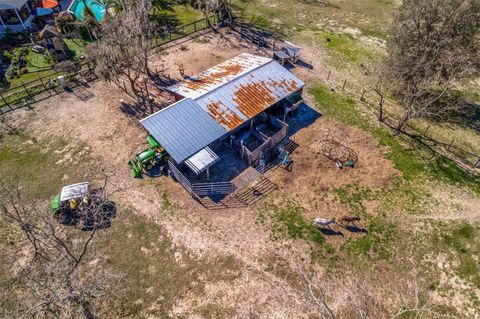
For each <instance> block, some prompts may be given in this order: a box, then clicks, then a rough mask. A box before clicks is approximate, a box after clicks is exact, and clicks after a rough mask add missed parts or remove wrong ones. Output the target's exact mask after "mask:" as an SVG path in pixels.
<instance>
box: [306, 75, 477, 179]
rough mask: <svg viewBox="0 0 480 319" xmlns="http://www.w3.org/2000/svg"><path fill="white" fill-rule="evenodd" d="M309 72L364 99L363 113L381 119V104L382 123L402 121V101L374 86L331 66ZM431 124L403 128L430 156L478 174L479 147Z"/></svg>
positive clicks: (349, 94)
mask: <svg viewBox="0 0 480 319" xmlns="http://www.w3.org/2000/svg"><path fill="white" fill-rule="evenodd" d="M309 72H312V73H313V74H314V75H315V77H316V78H318V79H319V80H321V81H323V82H324V83H326V84H328V85H329V86H330V87H331V88H333V89H334V90H336V91H339V92H342V93H343V94H344V95H346V96H348V97H350V98H353V99H356V100H358V101H360V102H361V103H358V104H357V105H359V106H360V107H361V108H362V111H363V112H366V113H369V114H370V115H371V117H377V118H379V114H380V105H381V107H382V111H381V112H382V122H381V123H382V124H383V125H385V126H388V128H390V129H391V128H393V126H394V125H395V124H396V123H397V122H398V121H399V111H400V109H399V106H398V103H396V102H395V101H392V100H390V99H388V98H386V97H385V96H381V95H380V94H379V93H377V91H376V90H375V89H374V88H373V85H372V86H371V87H362V86H359V85H357V84H356V83H354V82H353V81H349V79H348V78H346V77H344V76H343V75H340V74H338V73H336V72H335V71H333V70H331V69H329V68H315V69H313V68H312V67H311V66H310V67H309ZM430 127H431V125H427V126H426V127H422V126H420V125H415V124H412V123H407V124H405V125H404V127H403V128H402V131H403V132H404V133H406V134H408V135H409V136H411V137H414V138H416V139H417V140H418V141H419V142H420V143H421V145H423V146H425V147H427V148H428V149H430V151H431V153H432V156H431V157H429V158H430V159H435V156H434V155H441V156H445V157H447V158H449V159H451V160H453V161H455V162H456V163H457V164H458V165H459V166H460V167H461V168H462V169H464V170H465V171H467V172H468V173H471V174H474V175H477V174H478V171H477V169H478V168H479V167H478V163H479V160H480V154H478V153H477V152H476V150H475V149H472V148H467V147H465V145H463V144H462V140H461V139H460V138H458V139H456V138H455V136H452V137H451V138H450V139H445V138H442V137H441V136H438V135H435V134H433V132H432V131H433V130H430Z"/></svg>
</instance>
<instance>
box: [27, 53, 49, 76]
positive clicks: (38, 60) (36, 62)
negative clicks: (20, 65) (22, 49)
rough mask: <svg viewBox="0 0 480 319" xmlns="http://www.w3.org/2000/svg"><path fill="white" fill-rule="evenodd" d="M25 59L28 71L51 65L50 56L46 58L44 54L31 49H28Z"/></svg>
mask: <svg viewBox="0 0 480 319" xmlns="http://www.w3.org/2000/svg"><path fill="white" fill-rule="evenodd" d="M26 61H27V70H28V72H36V71H41V70H45V69H51V68H52V66H53V60H52V59H51V58H49V59H47V58H46V57H45V54H40V53H35V52H33V51H32V50H29V53H28V55H27V56H26Z"/></svg>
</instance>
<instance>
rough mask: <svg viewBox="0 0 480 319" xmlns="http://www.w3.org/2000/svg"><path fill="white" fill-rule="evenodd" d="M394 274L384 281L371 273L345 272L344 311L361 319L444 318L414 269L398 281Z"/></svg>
mask: <svg viewBox="0 0 480 319" xmlns="http://www.w3.org/2000/svg"><path fill="white" fill-rule="evenodd" d="M394 277H395V275H394V276H392V278H388V280H385V279H384V278H381V276H375V275H374V274H373V273H358V272H353V271H350V272H348V273H346V274H345V275H344V276H343V280H342V283H341V287H342V288H343V289H342V290H343V295H344V297H345V299H346V301H347V303H348V306H347V310H348V311H349V312H350V313H353V314H355V316H356V317H358V318H361V319H373V318H386V319H395V318H416V319H420V318H443V315H442V313H441V311H439V309H438V305H437V304H435V303H433V302H432V301H431V299H430V298H429V296H428V291H427V289H426V288H425V287H424V285H422V280H421V279H420V277H419V276H418V274H417V272H416V271H415V268H414V269H413V270H412V271H411V272H410V273H408V274H404V277H401V278H399V279H398V280H394Z"/></svg>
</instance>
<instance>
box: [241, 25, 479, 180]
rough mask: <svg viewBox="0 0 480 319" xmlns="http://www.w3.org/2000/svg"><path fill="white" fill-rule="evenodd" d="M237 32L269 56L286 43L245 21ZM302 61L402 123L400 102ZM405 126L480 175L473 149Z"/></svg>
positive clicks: (438, 151) (371, 109)
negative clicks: (398, 111) (400, 119)
mask: <svg viewBox="0 0 480 319" xmlns="http://www.w3.org/2000/svg"><path fill="white" fill-rule="evenodd" d="M234 30H235V31H236V32H238V33H240V35H241V37H242V38H246V39H247V40H249V41H251V42H252V43H253V44H255V45H257V46H258V49H262V50H264V52H266V53H267V54H272V53H273V51H275V50H278V49H280V47H279V45H281V43H284V42H285V40H284V39H283V38H282V37H281V36H278V35H276V34H272V33H269V32H263V33H262V30H261V29H258V28H256V27H255V26H252V25H251V24H250V23H248V22H245V21H239V22H238V23H237V25H235V26H234ZM252 30H253V31H252ZM302 62H304V63H303V65H300V67H304V68H306V69H307V70H308V71H309V72H311V73H313V74H314V75H315V76H316V78H318V79H319V80H321V81H323V82H325V83H326V84H328V85H330V86H331V87H332V88H334V89H335V90H337V91H340V92H343V93H344V94H346V95H347V96H349V97H352V98H356V99H358V100H360V101H361V102H362V103H361V104H359V105H362V106H365V108H364V110H367V111H368V112H369V113H370V114H372V115H374V116H376V117H378V115H379V111H378V109H374V107H375V106H378V107H379V105H380V103H382V102H383V103H382V105H383V108H382V110H383V118H384V119H393V120H398V119H397V115H396V114H394V112H393V111H392V107H394V106H395V105H396V103H394V102H392V101H391V100H389V99H388V98H386V97H385V96H383V97H381V96H380V95H379V94H378V93H377V91H376V90H375V88H374V87H373V85H372V86H371V87H362V86H359V85H357V84H356V83H353V82H352V81H349V79H348V77H345V76H344V75H342V74H339V73H337V72H335V71H334V70H332V69H329V68H327V67H322V68H320V69H318V68H315V69H314V67H313V65H312V61H302ZM297 66H298V65H297ZM366 106H369V107H366ZM385 123H386V121H384V124H385ZM404 127H405V130H408V131H410V132H412V134H414V135H418V136H421V137H423V138H425V139H426V140H429V139H430V140H432V141H434V142H435V145H433V146H431V148H432V150H433V152H435V153H436V154H439V155H441V156H445V157H447V158H449V159H451V160H453V161H455V162H456V163H457V164H458V165H459V167H461V168H463V169H464V170H466V171H468V172H469V173H472V174H477V172H476V171H475V167H476V166H480V165H479V164H478V163H479V162H480V154H475V153H474V152H475V150H473V149H471V148H465V146H464V145H462V144H458V143H455V142H456V141H455V140H451V139H449V140H448V141H442V140H441V139H440V138H438V137H434V135H431V136H428V135H427V134H426V133H427V132H428V129H427V130H425V128H421V127H418V128H417V127H415V126H413V125H412V124H409V123H407V124H406V125H405V126H404ZM477 168H478V167H477Z"/></svg>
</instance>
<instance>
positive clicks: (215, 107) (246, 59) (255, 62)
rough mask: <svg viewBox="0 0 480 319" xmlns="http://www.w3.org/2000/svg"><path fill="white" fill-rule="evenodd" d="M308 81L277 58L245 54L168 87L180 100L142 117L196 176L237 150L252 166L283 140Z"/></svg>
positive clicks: (176, 160) (175, 158) (177, 163)
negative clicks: (223, 150) (224, 153)
mask: <svg viewBox="0 0 480 319" xmlns="http://www.w3.org/2000/svg"><path fill="white" fill-rule="evenodd" d="M303 87H304V83H303V82H302V81H301V80H300V79H298V78H297V77H296V76H295V75H293V74H292V73H291V72H289V71H288V70H287V69H286V68H284V67H283V66H282V65H280V64H279V63H278V62H276V61H274V60H272V59H270V58H266V57H261V56H256V55H252V54H247V53H244V54H241V55H239V56H237V57H234V58H232V59H230V60H227V61H225V62H223V63H221V64H219V65H217V66H214V67H212V68H210V69H208V70H206V71H204V72H202V73H200V74H198V75H196V76H192V77H187V78H185V80H184V81H182V82H179V83H177V84H175V85H172V86H170V87H168V88H167V90H168V91H170V92H172V93H173V94H174V95H175V98H176V102H175V103H174V104H172V105H170V106H168V107H167V108H165V109H162V110H160V111H159V112H157V113H155V114H152V115H150V116H148V117H147V118H144V119H142V120H141V121H140V122H141V124H142V125H143V127H144V128H145V129H146V130H147V131H148V132H149V133H150V134H151V135H152V136H153V137H154V138H155V139H156V140H157V141H158V142H159V143H160V144H161V145H162V146H163V147H164V148H165V150H166V151H167V152H168V154H169V155H170V156H171V158H172V159H173V161H174V163H173V162H172V164H174V165H175V166H176V167H177V168H178V167H184V166H187V167H188V168H189V169H190V170H191V172H193V173H194V174H195V175H199V174H200V173H202V172H204V171H207V174H206V178H207V179H209V174H208V168H209V167H211V166H212V165H214V164H215V163H217V162H219V161H220V160H221V157H222V156H221V155H218V154H217V153H216V152H215V151H214V150H215V149H219V147H223V148H229V149H231V150H236V152H237V154H238V155H239V156H240V157H241V158H242V159H244V160H245V161H246V162H247V163H248V165H254V164H255V163H258V161H259V160H260V159H261V156H262V154H263V153H264V152H265V151H266V150H267V149H269V148H273V147H275V146H276V145H278V144H279V143H280V142H282V141H283V140H284V139H285V138H286V137H287V134H288V125H287V124H286V123H285V119H286V118H287V117H288V116H290V115H291V114H294V112H295V110H296V109H297V108H298V107H299V105H301V103H302V102H303V100H302V90H303Z"/></svg>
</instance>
